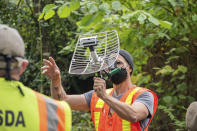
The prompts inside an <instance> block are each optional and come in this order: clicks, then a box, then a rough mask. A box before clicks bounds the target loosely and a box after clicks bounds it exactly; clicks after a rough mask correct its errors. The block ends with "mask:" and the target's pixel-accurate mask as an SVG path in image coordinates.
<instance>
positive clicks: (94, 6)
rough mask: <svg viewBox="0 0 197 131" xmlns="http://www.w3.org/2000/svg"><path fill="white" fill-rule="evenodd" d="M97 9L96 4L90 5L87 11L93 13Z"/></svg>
mask: <svg viewBox="0 0 197 131" xmlns="http://www.w3.org/2000/svg"><path fill="white" fill-rule="evenodd" d="M97 11H98V8H97V6H96V5H91V6H90V8H89V13H95V12H97Z"/></svg>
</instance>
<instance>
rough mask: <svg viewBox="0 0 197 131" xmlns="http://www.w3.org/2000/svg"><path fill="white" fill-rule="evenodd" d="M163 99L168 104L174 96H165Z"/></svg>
mask: <svg viewBox="0 0 197 131" xmlns="http://www.w3.org/2000/svg"><path fill="white" fill-rule="evenodd" d="M163 101H164V102H165V103H166V104H170V103H171V102H172V96H164V97H163Z"/></svg>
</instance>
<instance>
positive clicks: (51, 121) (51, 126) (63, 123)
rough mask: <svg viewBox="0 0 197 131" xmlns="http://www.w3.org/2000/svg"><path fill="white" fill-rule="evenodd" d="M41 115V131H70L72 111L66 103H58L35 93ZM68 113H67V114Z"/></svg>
mask: <svg viewBox="0 0 197 131" xmlns="http://www.w3.org/2000/svg"><path fill="white" fill-rule="evenodd" d="M35 94H36V96H37V101H38V107H39V115H40V131H70V130H71V111H70V108H69V106H68V105H67V104H66V103H65V102H58V101H55V100H53V99H50V98H48V97H45V96H43V95H41V94H40V93H37V92H35ZM66 112H67V113H66Z"/></svg>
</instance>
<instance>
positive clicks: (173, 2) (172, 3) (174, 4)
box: [168, 0, 177, 7]
mask: <svg viewBox="0 0 197 131" xmlns="http://www.w3.org/2000/svg"><path fill="white" fill-rule="evenodd" d="M168 1H169V2H170V4H171V5H172V6H173V7H175V6H176V5H177V3H176V1H175V0H168Z"/></svg>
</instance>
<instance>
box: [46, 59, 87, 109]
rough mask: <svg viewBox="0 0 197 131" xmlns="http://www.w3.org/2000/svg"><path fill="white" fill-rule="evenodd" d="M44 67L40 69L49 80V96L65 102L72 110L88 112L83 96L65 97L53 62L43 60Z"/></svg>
mask: <svg viewBox="0 0 197 131" xmlns="http://www.w3.org/2000/svg"><path fill="white" fill-rule="evenodd" d="M43 61H44V63H45V64H46V65H45V66H43V67H42V69H43V72H42V74H45V75H47V76H48V77H49V78H50V79H51V86H50V90H51V96H52V98H54V99H56V100H64V101H66V102H67V103H68V104H69V105H70V107H71V109H73V110H89V106H88V104H87V102H86V100H85V96H84V95H67V94H66V92H65V91H64V88H63V86H62V84H61V75H60V70H59V68H58V66H57V65H56V63H55V60H54V59H53V58H52V57H49V60H46V59H44V60H43Z"/></svg>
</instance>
